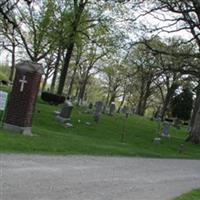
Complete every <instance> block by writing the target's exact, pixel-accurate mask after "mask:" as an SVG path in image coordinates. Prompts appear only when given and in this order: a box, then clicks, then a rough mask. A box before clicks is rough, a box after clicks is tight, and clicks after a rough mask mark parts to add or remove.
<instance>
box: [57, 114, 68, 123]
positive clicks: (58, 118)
mask: <svg viewBox="0 0 200 200" xmlns="http://www.w3.org/2000/svg"><path fill="white" fill-rule="evenodd" d="M56 120H57V121H59V122H61V123H68V122H70V121H71V119H70V118H64V117H61V116H60V115H57V116H56Z"/></svg>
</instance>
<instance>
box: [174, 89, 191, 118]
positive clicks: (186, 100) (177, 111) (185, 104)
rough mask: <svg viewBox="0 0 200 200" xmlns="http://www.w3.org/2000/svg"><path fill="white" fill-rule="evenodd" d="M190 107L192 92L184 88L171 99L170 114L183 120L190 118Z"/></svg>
mask: <svg viewBox="0 0 200 200" xmlns="http://www.w3.org/2000/svg"><path fill="white" fill-rule="evenodd" d="M192 107H193V94H192V92H191V91H190V90H189V89H188V88H185V89H183V91H182V92H181V93H180V94H178V95H176V96H175V97H174V98H173V99H172V101H171V110H172V116H173V117H176V118H178V119H181V120H185V121H186V120H189V119H190V118H191V111H192Z"/></svg>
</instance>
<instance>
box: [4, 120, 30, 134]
mask: <svg viewBox="0 0 200 200" xmlns="http://www.w3.org/2000/svg"><path fill="white" fill-rule="evenodd" d="M3 128H4V129H5V130H8V131H11V132H15V133H21V134H23V135H26V136H32V127H20V126H16V125H12V124H7V123H4V125H3Z"/></svg>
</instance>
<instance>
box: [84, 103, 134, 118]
mask: <svg viewBox="0 0 200 200" xmlns="http://www.w3.org/2000/svg"><path fill="white" fill-rule="evenodd" d="M94 107H95V108H94ZM96 109H97V110H102V112H103V113H104V114H108V115H110V116H113V115H114V114H115V113H116V104H115V102H112V103H111V104H110V106H109V107H106V106H105V105H104V104H103V102H101V101H97V102H96V103H95V106H94V105H93V104H92V103H90V104H89V106H88V108H87V110H86V111H85V112H86V113H88V114H91V113H93V112H94V111H95V110H96ZM119 113H123V114H136V109H135V108H133V109H132V110H131V109H130V108H129V107H128V106H123V108H122V109H120V111H119Z"/></svg>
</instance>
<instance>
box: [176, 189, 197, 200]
mask: <svg viewBox="0 0 200 200" xmlns="http://www.w3.org/2000/svg"><path fill="white" fill-rule="evenodd" d="M199 199H200V189H198V190H194V191H192V192H189V193H187V194H183V195H181V196H180V197H178V198H176V199H175V200H199Z"/></svg>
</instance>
